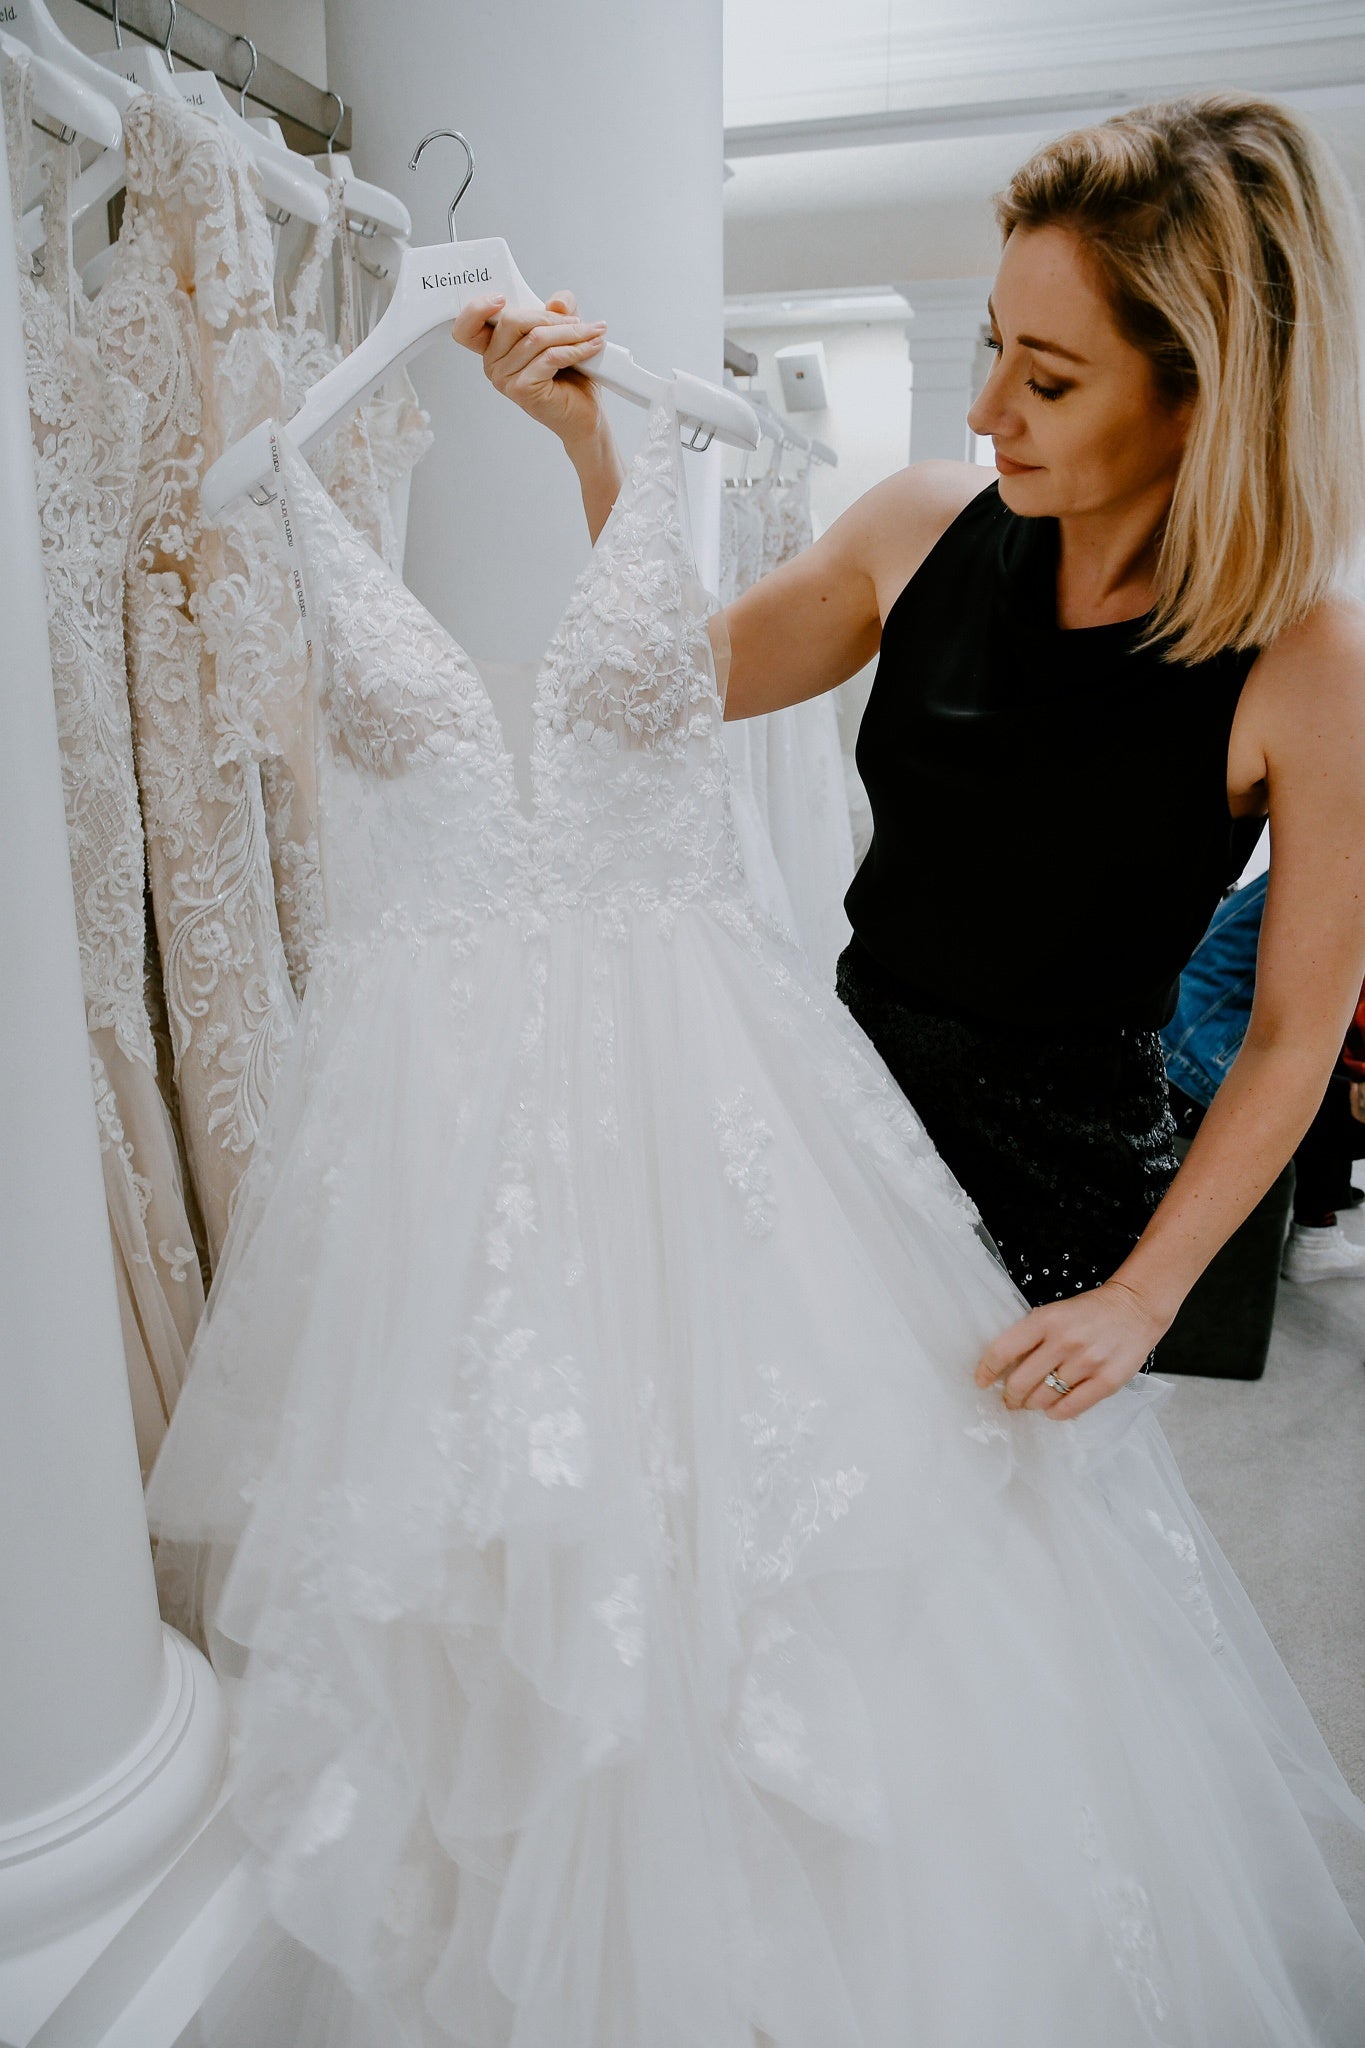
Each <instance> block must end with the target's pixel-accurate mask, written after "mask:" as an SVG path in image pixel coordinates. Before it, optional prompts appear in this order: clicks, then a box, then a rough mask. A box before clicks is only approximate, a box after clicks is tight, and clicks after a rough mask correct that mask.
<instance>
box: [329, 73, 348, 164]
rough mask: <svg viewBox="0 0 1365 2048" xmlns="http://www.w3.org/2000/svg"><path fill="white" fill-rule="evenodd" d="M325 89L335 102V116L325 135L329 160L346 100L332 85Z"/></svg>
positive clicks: (343, 114)
mask: <svg viewBox="0 0 1365 2048" xmlns="http://www.w3.org/2000/svg"><path fill="white" fill-rule="evenodd" d="M327 90H328V92H329V93H330V94H331V96H332V98H333V99H334V100H335V101H336V103H337V117H336V119H335V121H333V123H332V132H331V134H330V135H329V136H328V137H327V155H328V159H329V160H330V158H331V154H332V144H333V143H334V142H335V141H336V139H337V137H338V135H340V133H341V124H342V122H343V121H344V120H345V119H346V102H345V100H344V99H343V98H342V97H341V94H340V93H339V92H338V91H337V89H336V87H335V86H334V85H329V86H328V88H327Z"/></svg>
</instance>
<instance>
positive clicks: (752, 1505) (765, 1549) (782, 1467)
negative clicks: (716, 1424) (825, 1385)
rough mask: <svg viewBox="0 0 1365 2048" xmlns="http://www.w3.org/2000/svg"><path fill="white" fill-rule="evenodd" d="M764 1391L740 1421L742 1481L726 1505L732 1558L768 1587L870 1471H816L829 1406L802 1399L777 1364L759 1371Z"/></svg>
mask: <svg viewBox="0 0 1365 2048" xmlns="http://www.w3.org/2000/svg"><path fill="white" fill-rule="evenodd" d="M758 1377H759V1379H760V1381H761V1382H762V1385H763V1388H764V1396H763V1398H762V1400H761V1401H760V1403H759V1404H758V1406H756V1407H754V1408H751V1409H749V1410H748V1412H747V1413H745V1414H744V1415H742V1416H741V1417H740V1418H739V1419H740V1424H741V1427H742V1428H743V1429H744V1430H745V1431H746V1432H747V1434H748V1450H749V1455H748V1457H747V1459H746V1466H747V1474H746V1479H747V1484H746V1486H745V1488H744V1491H743V1492H742V1493H740V1495H739V1496H738V1497H737V1498H736V1499H735V1500H734V1501H733V1502H732V1503H731V1509H730V1513H731V1521H732V1525H733V1527H734V1530H735V1539H736V1563H737V1565H738V1568H739V1571H740V1573H741V1574H742V1576H743V1577H744V1578H746V1579H748V1580H749V1581H750V1583H751V1584H753V1585H755V1586H759V1587H762V1588H765V1589H768V1588H771V1587H773V1586H776V1585H781V1584H783V1583H784V1582H785V1581H786V1580H788V1579H789V1578H790V1577H791V1576H792V1574H793V1572H794V1571H795V1570H796V1567H797V1564H798V1563H799V1561H800V1559H801V1556H802V1554H803V1552H804V1551H805V1550H806V1549H807V1547H808V1546H809V1544H811V1543H812V1542H813V1541H814V1540H815V1538H816V1537H818V1536H819V1535H821V1534H822V1533H823V1532H824V1531H825V1530H827V1529H829V1528H830V1527H832V1526H833V1524H834V1523H836V1522H839V1521H842V1519H843V1517H844V1516H845V1515H846V1514H847V1513H848V1511H849V1509H850V1507H851V1506H852V1504H853V1502H854V1501H855V1500H856V1499H857V1497H858V1495H859V1494H860V1493H861V1492H862V1491H863V1489H864V1487H865V1486H866V1485H867V1474H866V1473H865V1472H861V1471H859V1470H858V1468H857V1467H856V1466H852V1467H850V1468H849V1469H848V1470H835V1471H833V1472H819V1471H817V1470H816V1469H815V1461H816V1456H817V1449H818V1444H819V1439H820V1429H819V1419H820V1417H821V1416H822V1415H823V1413H824V1412H825V1409H826V1407H827V1405H828V1404H827V1403H826V1402H824V1401H821V1400H812V1401H801V1400H798V1399H797V1398H796V1396H795V1395H793V1394H792V1393H791V1392H790V1391H789V1390H788V1389H787V1388H786V1387H784V1386H783V1384H782V1378H781V1375H780V1374H779V1372H778V1370H777V1368H776V1366H772V1365H764V1366H760V1367H759V1368H758Z"/></svg>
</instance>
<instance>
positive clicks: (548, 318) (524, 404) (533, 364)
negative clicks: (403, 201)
mask: <svg viewBox="0 0 1365 2048" xmlns="http://www.w3.org/2000/svg"><path fill="white" fill-rule="evenodd" d="M605 332H606V329H605V324H604V323H603V322H601V321H598V322H596V323H593V324H589V323H587V322H585V321H582V320H580V319H579V318H578V310H577V304H576V302H575V300H574V296H573V293H572V292H558V293H556V294H555V296H554V297H553V298H552V299H550V300H549V302H548V304H547V306H546V310H545V312H544V313H535V314H518V313H517V312H515V311H508V310H506V309H505V308H504V306H503V302H502V300H501V299H496V298H487V299H471V301H470V303H469V304H468V305H467V306H466V307H465V309H464V311H463V312H462V313H461V314H460V316H459V318H458V319H457V320H456V321H455V322H454V325H453V326H452V328H451V333H452V334H453V335H454V337H455V339H456V341H458V342H461V343H463V345H464V346H465V347H466V348H469V349H473V351H474V352H475V354H476V355H480V356H482V357H483V366H484V371H485V373H486V375H487V376H488V378H489V380H490V382H491V383H493V384H494V385H495V386H496V387H497V389H498V390H499V391H501V392H502V393H503V394H504V396H505V397H507V398H510V399H511V400H512V402H513V403H514V404H515V405H519V406H520V407H521V408H522V410H523V412H527V413H529V414H530V415H531V417H532V418H533V419H535V420H539V421H540V423H541V425H542V426H546V427H548V428H549V429H550V431H551V432H552V433H554V434H557V435H558V436H559V438H560V440H561V441H562V442H563V443H564V448H565V452H566V453H567V455H568V457H569V460H570V461H571V462H572V463H573V466H574V469H575V470H576V472H577V474H578V481H579V486H580V488H581V490H582V493H583V510H584V512H585V513H586V515H587V521H588V531H589V533H590V534H591V535H592V538H593V540H594V541H596V539H597V536H598V534H599V533H600V532H601V531H602V528H603V527H604V526H605V525H606V522H607V515H608V514H609V513H610V511H611V508H612V506H613V505H614V504H615V502H616V494H617V492H618V491H619V490H620V488H621V484H622V481H623V480H624V477H625V468H624V465H623V464H622V461H621V457H620V454H619V452H618V450H617V447H616V443H615V440H614V439H613V436H612V431H611V426H610V424H609V422H608V420H607V416H606V413H605V411H604V409H603V407H602V404H601V400H600V398H599V395H598V392H597V389H596V387H595V385H594V384H593V383H592V382H591V381H590V380H589V379H588V378H585V377H580V376H579V375H577V366H578V364H580V363H582V362H586V361H587V360H588V358H589V357H590V356H592V355H593V354H594V353H595V352H596V351H597V350H598V349H600V347H601V346H602V341H603V338H604V336H605ZM990 480H991V478H990V472H989V471H988V470H985V469H981V468H978V467H977V466H976V465H975V464H972V463H967V462H920V463H916V464H915V466H914V467H913V468H912V469H904V470H901V471H900V472H899V474H898V475H896V476H893V477H888V478H887V480H886V481H885V483H881V484H877V485H876V486H875V487H874V488H873V489H872V490H870V491H868V492H866V493H865V494H864V495H863V496H862V497H861V498H859V500H858V502H857V503H856V504H855V505H851V506H850V507H849V509H848V511H847V512H845V513H844V514H843V516H842V517H841V518H839V519H837V520H836V521H835V522H834V524H833V526H831V527H830V529H829V532H828V533H826V534H824V535H822V537H821V538H820V539H819V540H818V541H816V542H815V544H814V546H812V547H809V548H807V549H806V550H805V552H804V553H803V554H801V555H799V556H798V557H797V558H796V560H795V561H793V562H787V563H784V564H783V566H782V567H781V568H780V569H774V570H773V571H772V573H771V574H770V575H767V576H764V577H763V578H762V579H761V580H760V581H759V582H758V583H756V584H755V585H754V587H753V588H752V590H747V591H746V592H745V593H744V595H743V596H742V597H740V598H737V599H736V600H735V602H734V603H733V604H732V605H730V606H728V607H727V609H726V613H725V617H724V620H723V621H721V622H718V624H717V627H716V632H715V635H714V638H715V641H716V647H717V656H718V660H720V659H722V658H723V655H724V642H725V641H726V639H727V637H728V641H729V650H728V661H729V684H728V687H727V690H726V694H725V716H726V718H727V719H734V718H752V717H754V716H755V715H756V714H758V713H759V712H764V711H778V710H781V709H782V707H783V706H784V705H787V704H799V703H801V702H802V700H803V699H805V698H807V697H818V696H819V695H820V694H821V693H822V692H823V691H825V690H832V689H834V688H835V687H836V685H837V684H839V683H842V682H844V681H845V680H846V679H847V678H848V677H849V676H851V675H856V674H857V672H858V670H859V669H860V668H862V667H864V666H865V664H866V663H867V662H869V661H870V660H871V659H872V657H873V655H874V654H875V653H876V652H877V648H878V646H879V644H880V641H881V628H882V620H883V619H884V618H885V617H886V614H887V612H888V611H889V610H890V608H891V606H892V604H893V603H894V602H895V600H896V598H897V597H898V595H899V594H900V592H901V591H902V590H903V589H904V587H905V585H906V584H907V583H908V582H909V580H910V578H911V577H912V576H913V575H914V573H915V571H916V569H918V567H919V565H920V563H921V562H922V561H923V560H924V557H925V556H926V555H927V554H928V552H929V550H930V549H931V548H932V547H933V545H934V543H935V541H937V540H938V538H939V537H940V535H941V534H942V533H943V532H944V530H945V529H946V528H947V527H948V526H950V525H951V523H952V521H953V520H954V519H956V517H957V515H958V513H959V512H960V511H961V510H962V508H963V506H964V505H966V504H967V503H968V501H969V500H970V499H971V498H973V497H975V495H976V493H977V492H978V491H980V490H981V489H983V488H984V486H985V485H986V484H987V483H989V482H990Z"/></svg>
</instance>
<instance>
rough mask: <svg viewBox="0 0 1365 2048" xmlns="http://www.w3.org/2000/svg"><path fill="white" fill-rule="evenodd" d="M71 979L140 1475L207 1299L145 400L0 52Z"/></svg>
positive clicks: (62, 182) (59, 158) (25, 86)
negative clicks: (90, 1091) (159, 829)
mask: <svg viewBox="0 0 1365 2048" xmlns="http://www.w3.org/2000/svg"><path fill="white" fill-rule="evenodd" d="M0 64H3V71H4V103H5V133H6V137H7V140H8V145H9V175H10V191H11V194H12V195H13V199H14V203H15V209H16V220H15V233H16V244H17V247H18V251H19V295H20V304H21V307H22V311H23V321H24V354H25V369H26V372H27V382H28V394H29V409H30V416H31V420H32V427H33V451H34V469H35V475H36V481H37V494H38V512H39V520H40V525H41V531H42V548H43V573H44V580H45V584H46V594H47V623H48V645H49V649H50V652H51V659H52V678H53V684H54V689H55V698H56V714H57V735H58V741H59V744H60V748H61V761H62V790H63V796H64V798H65V807H66V826H67V838H68V842H69V846H70V853H71V879H72V885H73V889H74V894H75V902H76V930H77V935H78V939H79V943H80V956H81V981H82V985H83V988H84V993H85V1014H86V1025H87V1028H88V1031H89V1036H90V1066H91V1075H92V1079H93V1082H94V1090H95V1108H96V1114H97V1121H98V1128H99V1140H100V1156H101V1160H102V1164H103V1168H104V1188H105V1197H106V1200H107V1202H108V1208H109V1227H110V1233H111V1236H112V1239H113V1248H114V1271H115V1277H116V1280H117V1284H118V1295H119V1308H120V1312H121V1317H122V1323H123V1338H124V1349H125V1353H126V1356H127V1361H128V1379H129V1388H130V1391H131V1394H132V1402H133V1419H134V1423H135V1426H136V1430H137V1443H138V1452H139V1456H140V1458H141V1460H142V1465H143V1469H144V1471H146V1470H149V1469H150V1467H151V1463H152V1459H153V1458H154V1456H155V1454H156V1451H157V1449H158V1447H159V1445H160V1443H161V1439H162V1437H163V1435H164V1433H165V1428H166V1423H167V1421H168V1419H169V1417H170V1413H171V1410H172V1408H173V1407H174V1405H175V1400H176V1396H177V1395H178V1393H179V1391H180V1386H181V1382H182V1381H183V1379H184V1376H185V1362H186V1358H187V1356H188V1353H189V1348H190V1343H191V1340H192V1339H193V1336H194V1332H195V1328H196V1326H197V1324H198V1321H199V1317H200V1314H201V1312H202V1310H203V1305H204V1294H203V1286H202V1282H201V1279H200V1273H199V1261H198V1256H197V1253H196V1249H195V1239H194V1234H193V1231H192V1229H191V1225H190V1220H189V1217H188V1215H187V1213H186V1197H185V1189H184V1182H183V1177H182V1172H181V1165H180V1157H179V1152H178V1148H177V1143H176V1138H175V1134H174V1131H173V1128H172V1125H171V1120H170V1116H169V1114H168V1111H167V1108H166V1105H165V1102H164V1100H163V1098H162V1095H161V1091H160V1088H159V1086H158V1079H157V1055H156V1048H155V1044H154V1040H153V1034H152V1028H151V1022H150V1019H149V1016H148V1007H147V1000H146V993H145V983H146V948H145V912H144V879H145V866H146V863H145V851H144V846H143V836H142V817H141V813H140V810H139V807H138V790H137V778H136V773H135V768H134V759H133V735H132V727H131V720H130V715H129V708H128V678H127V670H126V666H125V659H124V641H123V599H124V574H125V562H126V556H127V550H128V534H129V526H130V521H131V517H132V508H133V498H134V493H135V488H136V482H137V475H138V463H139V452H140V448H141V441H142V424H143V410H144V408H143V400H142V398H141V396H140V395H139V393H138V392H137V391H135V390H134V388H133V386H132V385H131V384H130V383H128V382H127V380H126V379H125V378H123V377H120V376H118V375H116V374H114V373H112V372H111V371H109V370H108V369H107V368H106V367H105V366H104V365H103V364H102V363H101V362H100V360H99V358H98V356H97V355H96V353H95V350H94V348H93V346H92V345H91V343H90V342H89V341H87V340H86V339H85V338H84V337H83V336H82V335H80V334H78V333H76V332H74V331H73V320H74V319H75V318H76V317H77V311H78V307H79V305H80V303H81V302H80V301H79V300H78V297H77V292H76V289H74V288H73V277H72V270H71V261H70V249H69V235H70V214H69V200H68V191H69V186H70V178H71V159H70V154H69V152H68V151H67V150H66V149H63V148H58V149H57V150H56V151H55V152H53V153H52V154H51V156H50V157H49V160H48V162H47V165H46V172H47V186H46V191H45V194H44V202H43V204H44V227H45V230H46V241H45V245H44V248H43V254H42V262H41V272H40V274H39V275H35V274H34V268H33V265H32V264H31V262H30V260H29V257H28V255H27V253H26V251H25V250H24V247H23V243H22V238H21V235H20V229H19V221H18V208H19V204H20V199H21V195H22V193H23V189H24V181H25V172H26V160H27V154H28V143H29V133H30V122H31V119H32V104H31V102H32V91H31V85H30V82H29V72H28V66H27V64H26V63H25V62H23V61H22V60H17V61H16V60H13V59H11V58H9V57H3V58H0Z"/></svg>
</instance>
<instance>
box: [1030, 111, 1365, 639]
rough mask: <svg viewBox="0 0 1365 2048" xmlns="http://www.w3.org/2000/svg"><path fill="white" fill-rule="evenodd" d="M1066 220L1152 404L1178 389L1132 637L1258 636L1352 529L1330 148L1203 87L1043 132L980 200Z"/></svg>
mask: <svg viewBox="0 0 1365 2048" xmlns="http://www.w3.org/2000/svg"><path fill="white" fill-rule="evenodd" d="M995 205H996V217H997V219H998V221H999V224H1000V228H1001V232H1002V236H1003V238H1004V239H1006V240H1008V238H1009V236H1010V235H1011V234H1012V233H1013V232H1014V230H1015V229H1016V228H1022V227H1030V228H1032V227H1044V226H1055V227H1065V228H1069V229H1070V230H1072V231H1073V232H1074V233H1075V234H1077V235H1078V236H1079V237H1080V238H1081V240H1082V242H1083V243H1084V245H1085V247H1086V249H1087V250H1088V252H1089V254H1090V256H1091V259H1092V260H1093V262H1094V263H1095V265H1096V267H1097V270H1098V273H1099V276H1100V278H1101V280H1102V282H1103V284H1104V287H1105V289H1106V291H1107V294H1108V296H1109V299H1110V303H1111V305H1112V308H1113V311H1114V316H1115V319H1116V321H1117V323H1118V326H1119V329H1120V332H1122V333H1123V334H1124V335H1125V336H1126V337H1127V339H1128V340H1129V341H1131V342H1132V343H1133V344H1134V345H1135V346H1136V347H1138V348H1140V349H1141V350H1142V351H1143V353H1144V354H1145V355H1146V356H1147V357H1148V358H1149V360H1150V362H1151V364H1152V368H1153V371H1154V373H1155V378H1156V383H1157V389H1158V391H1159V393H1160V394H1161V395H1162V396H1163V397H1164V398H1166V399H1168V400H1175V401H1178V400H1192V401H1193V405H1192V411H1191V419H1190V431H1189V438H1188V441H1187V443H1186V446H1185V453H1184V456H1183V458H1182V461H1181V465H1180V471H1179V475H1178V477H1177V481H1176V486H1175V495H1174V498H1173V501H1172V504H1171V509H1170V513H1169V516H1168V518H1167V520H1166V524H1165V528H1164V531H1163V533H1162V537H1161V542H1160V552H1159V557H1158V566H1157V574H1156V617H1155V620H1154V622H1153V626H1152V628H1151V633H1150V635H1149V638H1150V639H1156V638H1158V637H1160V638H1163V639H1165V640H1167V642H1168V645H1167V648H1166V650H1165V651H1166V652H1167V654H1168V656H1169V658H1170V659H1171V660H1173V661H1187V662H1192V661H1202V660H1206V659H1207V658H1208V657H1209V656H1211V655H1214V654H1216V653H1218V652H1219V651H1220V650H1221V649H1223V648H1227V647H1237V648H1246V647H1264V646H1267V645H1269V643H1270V642H1271V641H1272V640H1274V639H1275V637H1276V636H1277V635H1278V634H1279V633H1282V632H1284V631H1285V630H1286V628H1288V627H1290V626H1292V625H1295V624H1296V623H1297V622H1298V621H1299V620H1300V619H1302V618H1303V617H1304V616H1305V614H1306V613H1307V612H1308V611H1309V610H1310V609H1311V608H1312V606H1313V605H1314V604H1316V603H1317V602H1318V601H1319V600H1320V599H1321V598H1322V597H1323V596H1324V594H1325V593H1326V591H1327V590H1328V588H1329V586H1330V585H1331V583H1332V582H1333V580H1334V578H1335V577H1336V575H1337V574H1338V573H1339V571H1340V570H1341V568H1342V567H1343V565H1344V564H1346V563H1348V562H1349V561H1350V560H1351V559H1352V557H1353V555H1354V552H1355V549H1356V548H1357V546H1358V545H1359V542H1360V537H1361V530H1362V527H1365V423H1363V422H1362V400H1361V341H1360V321H1361V317H1362V304H1361V300H1362V282H1361V280H1362V262H1361V241H1360V224H1359V219H1358V216H1357V214H1356V211H1355V207H1354V203H1353V201H1352V199H1351V195H1350V193H1349V191H1348V190H1347V188H1346V185H1345V181H1344V180H1343V179H1342V177H1341V175H1340V173H1339V172H1338V171H1337V168H1336V166H1335V164H1334V163H1333V162H1332V160H1331V158H1330V157H1329V155H1328V153H1327V151H1326V149H1325V148H1324V147H1323V146H1322V145H1321V144H1320V143H1318V142H1317V141H1316V140H1315V139H1314V137H1313V136H1312V135H1310V134H1309V132H1308V130H1307V129H1306V128H1304V127H1303V126H1302V125H1301V124H1300V123H1299V122H1298V121H1296V120H1295V118H1294V116H1293V115H1292V114H1290V113H1289V112H1287V111H1286V109H1285V108H1283V107H1280V106H1277V105H1275V103H1274V102H1273V101H1271V100H1263V99H1251V98H1246V97H1244V96H1242V95H1240V94H1234V93H1208V94H1200V95H1198V96H1197V97H1191V98H1186V99H1178V100H1170V101H1167V102H1163V103H1160V104H1157V105H1153V106H1149V107H1140V108H1137V109H1135V110H1134V111H1133V112H1131V113H1126V114H1120V115H1117V116H1116V117H1115V118H1114V119H1113V120H1109V121H1105V122H1102V123H1101V124H1099V125H1098V126H1096V127H1094V128H1081V129H1078V130H1076V132H1075V133H1074V134H1071V135H1064V136H1062V137H1061V139H1060V140H1059V141H1057V142H1052V143H1048V144H1047V145H1046V147H1045V148H1043V149H1040V150H1039V151H1038V153H1037V154H1036V155H1035V156H1032V157H1030V158H1029V161H1028V162H1027V163H1026V164H1024V165H1023V166H1022V168H1021V169H1020V170H1018V171H1017V172H1016V173H1015V175H1014V177H1013V178H1012V179H1011V181H1010V184H1009V186H1008V187H1007V189H1006V190H1005V191H1004V192H1002V193H1001V194H1000V195H999V196H998V198H997V199H996V202H995Z"/></svg>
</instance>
